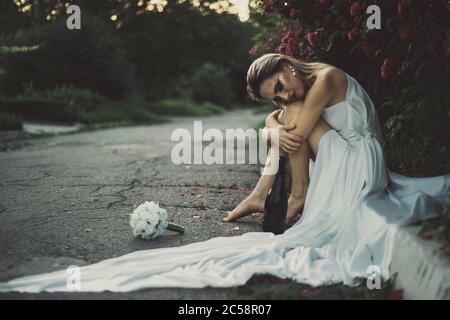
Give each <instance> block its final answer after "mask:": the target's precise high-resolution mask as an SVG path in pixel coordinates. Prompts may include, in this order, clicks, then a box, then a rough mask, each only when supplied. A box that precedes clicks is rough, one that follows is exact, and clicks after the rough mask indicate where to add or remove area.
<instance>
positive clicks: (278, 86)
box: [273, 80, 283, 94]
mask: <svg viewBox="0 0 450 320" xmlns="http://www.w3.org/2000/svg"><path fill="white" fill-rule="evenodd" d="M281 90H283V85H282V84H281V82H280V80H278V81H277V83H276V84H275V88H274V90H273V91H274V93H275V94H276V93H277V92H279V91H281Z"/></svg>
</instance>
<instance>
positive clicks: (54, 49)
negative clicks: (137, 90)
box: [0, 14, 134, 99]
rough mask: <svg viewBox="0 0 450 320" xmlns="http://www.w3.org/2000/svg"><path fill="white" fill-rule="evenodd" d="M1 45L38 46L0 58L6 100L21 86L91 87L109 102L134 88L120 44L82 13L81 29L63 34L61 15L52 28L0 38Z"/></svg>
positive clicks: (110, 31) (130, 67)
mask: <svg viewBox="0 0 450 320" xmlns="http://www.w3.org/2000/svg"><path fill="white" fill-rule="evenodd" d="M2 43H4V44H5V45H19V46H20V45H31V44H33V45H38V48H37V49H36V50H33V51H30V52H19V53H16V54H11V55H7V56H5V57H4V58H3V64H4V68H5V69H6V70H7V72H8V81H7V82H6V83H5V84H4V86H5V89H4V90H5V92H6V93H7V94H8V95H13V94H17V93H19V92H20V91H21V89H22V87H23V84H24V83H30V82H31V83H32V84H33V86H34V87H35V88H37V89H51V88H54V87H55V86H57V85H68V86H75V87H80V88H90V89H92V90H93V91H95V92H99V93H100V94H102V95H104V96H106V97H109V98H114V99H122V98H126V97H128V96H127V94H129V93H130V92H132V90H133V88H134V71H133V70H134V69H133V65H132V64H131V63H129V62H128V59H127V54H126V49H125V45H124V43H123V42H122V40H121V39H120V38H119V37H118V36H117V35H116V33H115V32H114V29H113V27H112V26H109V25H108V24H106V22H103V21H102V20H101V19H100V18H96V17H90V16H89V15H88V14H85V15H83V28H82V29H81V30H76V31H73V30H68V29H67V27H66V26H65V16H62V17H61V19H60V20H59V21H55V22H53V23H51V24H46V25H42V26H39V27H37V28H35V29H29V30H19V31H17V32H16V33H15V34H11V35H3V36H2V37H1V39H0V45H1V44H2Z"/></svg>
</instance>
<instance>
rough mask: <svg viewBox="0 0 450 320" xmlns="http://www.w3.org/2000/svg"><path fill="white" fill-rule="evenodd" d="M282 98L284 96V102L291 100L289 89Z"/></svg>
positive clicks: (282, 96)
mask: <svg viewBox="0 0 450 320" xmlns="http://www.w3.org/2000/svg"><path fill="white" fill-rule="evenodd" d="M281 98H283V100H284V102H289V94H288V93H287V91H286V92H283V94H282V95H281Z"/></svg>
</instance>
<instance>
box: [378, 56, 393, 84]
mask: <svg viewBox="0 0 450 320" xmlns="http://www.w3.org/2000/svg"><path fill="white" fill-rule="evenodd" d="M395 63H396V59H395V58H394V57H393V56H392V57H388V58H385V59H384V61H383V65H382V66H381V77H383V79H388V78H390V77H391V75H392V73H393V72H394V68H395Z"/></svg>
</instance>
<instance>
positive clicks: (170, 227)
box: [167, 222, 184, 233]
mask: <svg viewBox="0 0 450 320" xmlns="http://www.w3.org/2000/svg"><path fill="white" fill-rule="evenodd" d="M167 230H170V231H175V232H179V233H184V228H183V227H182V226H180V225H178V224H175V223H170V222H169V224H168V225H167Z"/></svg>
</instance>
